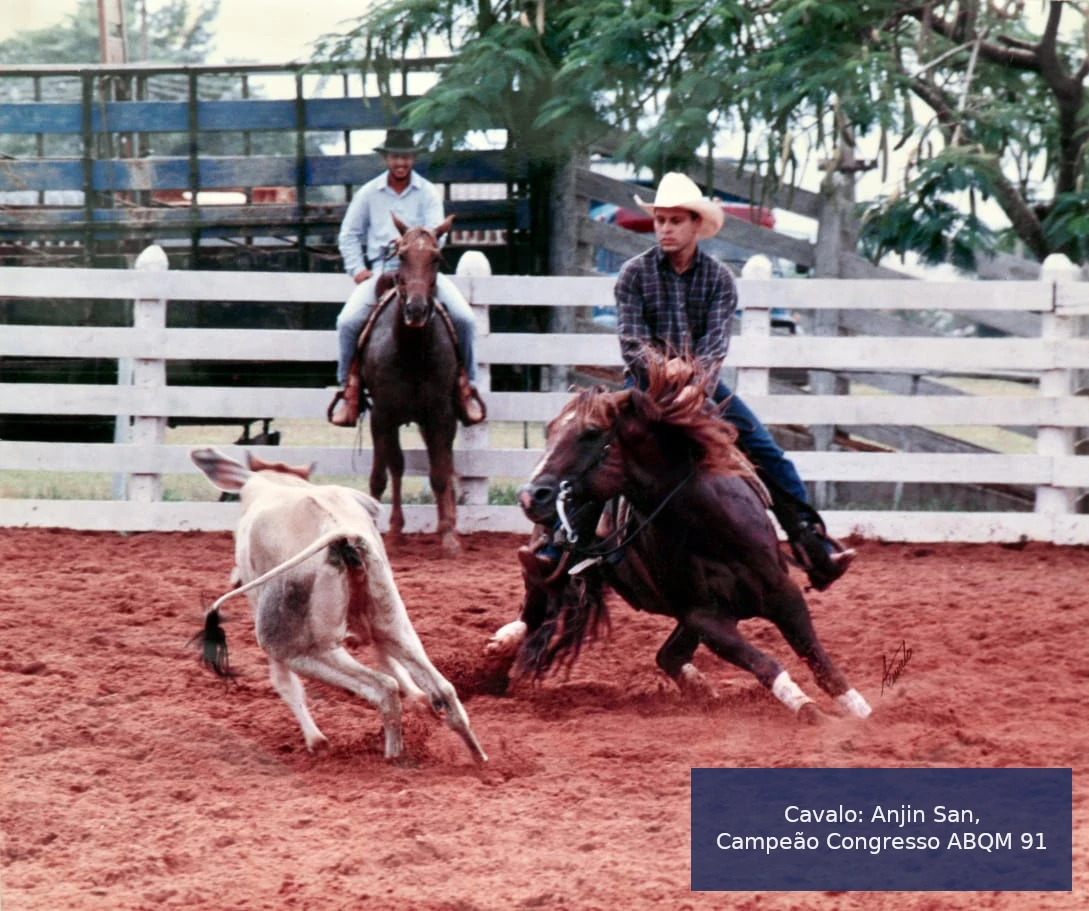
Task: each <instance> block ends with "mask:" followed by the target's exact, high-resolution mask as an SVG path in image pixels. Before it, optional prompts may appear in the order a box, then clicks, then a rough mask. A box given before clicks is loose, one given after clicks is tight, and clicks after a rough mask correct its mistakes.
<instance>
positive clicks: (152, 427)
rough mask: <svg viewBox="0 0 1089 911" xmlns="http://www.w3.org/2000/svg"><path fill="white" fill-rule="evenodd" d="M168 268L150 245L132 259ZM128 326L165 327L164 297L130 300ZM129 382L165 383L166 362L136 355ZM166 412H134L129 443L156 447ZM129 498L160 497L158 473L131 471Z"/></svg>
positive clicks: (152, 268) (144, 267)
mask: <svg viewBox="0 0 1089 911" xmlns="http://www.w3.org/2000/svg"><path fill="white" fill-rule="evenodd" d="M169 268H170V264H169V262H168V261H167V258H166V253H165V252H163V248H162V247H160V246H158V245H157V244H152V245H151V246H150V247H147V248H145V249H144V250H143V252H141V254H140V255H139V256H138V257H137V258H136V269H137V270H139V271H141V272H165V271H166V270H167V269H169ZM132 325H133V327H134V328H136V329H160V330H163V329H166V298H165V297H159V298H143V299H139V300H137V301H135V302H134V303H133V310H132ZM132 384H133V386H135V387H138V388H140V387H142V388H148V387H157V386H165V385H166V361H163V360H159V359H151V358H136V359H135V360H134V362H133V366H132ZM166 418H167V416H166V415H158V416H147V415H138V416H136V417H134V418H133V421H132V442H133V443H137V444H140V445H144V446H158V445H161V444H162V443H163V441H164V440H165V438H166ZM128 498H129V499H130V500H135V501H136V502H139V503H155V502H158V501H159V500H161V499H162V498H163V479H162V475H159V474H134V475H133V476H132V479H131V481H130V483H129V494H128Z"/></svg>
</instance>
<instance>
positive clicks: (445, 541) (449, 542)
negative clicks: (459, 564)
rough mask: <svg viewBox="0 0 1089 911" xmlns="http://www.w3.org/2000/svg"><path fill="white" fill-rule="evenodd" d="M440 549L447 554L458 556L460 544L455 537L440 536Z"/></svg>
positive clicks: (449, 534)
mask: <svg viewBox="0 0 1089 911" xmlns="http://www.w3.org/2000/svg"><path fill="white" fill-rule="evenodd" d="M442 549H443V550H444V551H446V552H447V553H448V554H460V553H461V542H460V541H459V540H458V539H457V535H455V534H452V533H448V534H445V535H443V536H442Z"/></svg>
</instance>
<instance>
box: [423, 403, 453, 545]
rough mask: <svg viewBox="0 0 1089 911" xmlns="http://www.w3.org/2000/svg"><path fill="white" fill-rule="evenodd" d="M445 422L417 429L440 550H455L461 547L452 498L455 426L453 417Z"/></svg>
mask: <svg viewBox="0 0 1089 911" xmlns="http://www.w3.org/2000/svg"><path fill="white" fill-rule="evenodd" d="M449 425H450V426H449V427H446V426H442V427H435V426H434V424H428V425H427V426H422V427H421V428H420V430H421V431H422V433H423V438H424V443H425V444H426V445H427V462H428V477H429V478H430V481H431V492H432V493H433V494H434V495H435V505H436V507H437V509H438V513H439V529H438V531H439V537H440V538H441V539H442V546H443V549H444V550H446V551H447V552H449V553H457V552H458V551H460V550H461V544H460V543H459V541H458V538H457V523H458V516H457V501H456V500H455V497H454V435H455V434H456V433H457V425H456V424H455V423H454V421H453V420H451V421H450V422H449Z"/></svg>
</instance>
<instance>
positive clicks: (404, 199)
mask: <svg viewBox="0 0 1089 911" xmlns="http://www.w3.org/2000/svg"><path fill="white" fill-rule="evenodd" d="M388 178H389V172H388V171H383V172H382V173H381V174H379V175H378V176H377V177H375V178H374V179H373V180H370V181H368V182H367V183H365V184H363V186H362V187H360V188H359V191H358V192H357V193H356V194H355V196H353V197H352V201H351V203H350V204H349V205H348V210H347V211H346V212H345V213H344V221H342V222H341V224H340V235H339V237H338V238H337V246H338V247H340V255H341V256H342V257H344V271H345V272H347V273H348V274H349V275H350V276H352V277H353V278H354V277H355V276H356V275H357V274H358V273H359V272H361V271H363V269H365V268H366V267H367V265H366V260H364V258H363V257H364V253H365V254H366V259H367V260H370V261H371V262H375V263H376V268H381V267H378V266H377V260H379V259H380V258H381V256H382V250H383V248H384V247H385V246H386V245H387V244H388V243H389V242H390V241H391V240H393V239H394V238H396V237H399V236H400V235H399V234H398V232H397V228H396V226H394V224H393V219H392V218H391V217H390V213H391V212H396V213H397V217H398V218H399V219H401V221H403V222H404V223H405V224H406V225H408V226H409V227H410V228H411V227H417V226H423V227H425V228H434V227H435V226H436V225H438V224H439V223H440V222H441V221H442V220H443V217H444V216H443V208H442V194H441V193H440V192H439V189H438V187H436V186H435V185H434V184H433V183H431V181H429V180H426V179H425V178H423V177H421V176H420V175H419V174H417V173H416V172H415V171H413V172H412V176H411V177H410V178H409V184H408V186H407V187H406V188H405V191H404V192H403V193H400V194H398V193H396V192H395V191H394V190H393V189H392V188H391V187H390V185H389V183H388ZM396 267H397V262H396V260H390V261H389V262H387V263H386V265H385V268H386V269H387V270H389V269H394V268H396Z"/></svg>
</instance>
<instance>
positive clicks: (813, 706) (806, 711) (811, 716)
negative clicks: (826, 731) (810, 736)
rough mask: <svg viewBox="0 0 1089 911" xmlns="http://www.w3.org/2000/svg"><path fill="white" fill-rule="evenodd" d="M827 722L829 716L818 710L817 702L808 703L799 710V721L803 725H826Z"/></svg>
mask: <svg viewBox="0 0 1089 911" xmlns="http://www.w3.org/2000/svg"><path fill="white" fill-rule="evenodd" d="M827 720H828V719H827V716H826V715H825V714H824V712H822V711H821V710H820V709H819V708H817V703H815V702H807V703H806V704H805V705H803V706H802V707H801V708H800V709H798V721H800V722H801V723H802V724H812V725H817V724H824V722H825V721H827Z"/></svg>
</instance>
